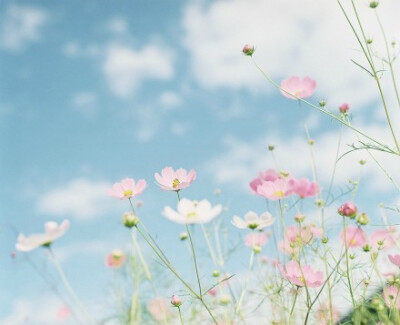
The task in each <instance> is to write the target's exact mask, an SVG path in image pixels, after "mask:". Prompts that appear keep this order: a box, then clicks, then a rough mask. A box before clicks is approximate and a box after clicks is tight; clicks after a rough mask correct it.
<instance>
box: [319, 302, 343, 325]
mask: <svg viewBox="0 0 400 325" xmlns="http://www.w3.org/2000/svg"><path fill="white" fill-rule="evenodd" d="M316 317H317V321H318V325H329V324H332V322H331V310H330V307H329V305H328V304H322V305H320V306H319V308H318V309H317V311H316ZM339 318H340V314H339V312H338V310H337V309H336V308H335V307H334V306H332V321H333V324H336V323H337V321H338V320H339Z"/></svg>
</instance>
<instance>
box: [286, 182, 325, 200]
mask: <svg viewBox="0 0 400 325" xmlns="http://www.w3.org/2000/svg"><path fill="white" fill-rule="evenodd" d="M289 185H290V187H291V190H292V192H293V193H294V194H297V195H298V196H299V197H301V198H305V197H312V196H315V195H317V194H318V193H319V192H320V189H319V187H318V184H317V183H316V182H310V181H309V180H308V179H306V178H302V179H291V180H290V181H289Z"/></svg>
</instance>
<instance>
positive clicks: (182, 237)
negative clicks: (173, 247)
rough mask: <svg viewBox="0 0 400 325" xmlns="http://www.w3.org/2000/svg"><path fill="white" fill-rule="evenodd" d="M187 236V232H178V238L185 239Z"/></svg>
mask: <svg viewBox="0 0 400 325" xmlns="http://www.w3.org/2000/svg"><path fill="white" fill-rule="evenodd" d="M187 238H188V234H187V233H186V232H181V233H180V234H179V239H180V240H182V241H183V240H186V239H187Z"/></svg>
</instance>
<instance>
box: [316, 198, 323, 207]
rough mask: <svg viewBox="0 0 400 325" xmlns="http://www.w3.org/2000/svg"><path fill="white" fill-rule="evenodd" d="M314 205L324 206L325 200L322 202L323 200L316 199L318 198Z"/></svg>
mask: <svg viewBox="0 0 400 325" xmlns="http://www.w3.org/2000/svg"><path fill="white" fill-rule="evenodd" d="M315 205H316V206H317V207H318V208H323V207H324V206H325V202H324V200H321V199H318V200H315Z"/></svg>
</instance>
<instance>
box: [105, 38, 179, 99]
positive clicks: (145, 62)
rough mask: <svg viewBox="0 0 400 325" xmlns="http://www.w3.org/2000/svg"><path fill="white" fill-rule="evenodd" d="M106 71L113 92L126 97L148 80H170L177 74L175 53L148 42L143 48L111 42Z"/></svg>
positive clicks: (106, 59) (106, 60) (107, 53)
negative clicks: (173, 55) (174, 64)
mask: <svg viewBox="0 0 400 325" xmlns="http://www.w3.org/2000/svg"><path fill="white" fill-rule="evenodd" d="M103 73H104V75H105V77H106V78H107V82H108V85H109V87H110V89H111V91H112V92H113V93H114V95H116V96H118V97H121V98H126V97H129V96H131V95H132V94H133V93H134V92H135V90H136V89H137V87H138V86H139V85H140V83H141V82H143V81H145V80H168V79H170V78H171V77H172V76H173V74H174V70H173V65H172V52H171V51H169V50H168V49H165V48H162V47H159V46H156V45H146V46H145V47H144V48H142V49H141V50H134V49H133V48H131V47H128V46H125V45H117V44H114V45H110V46H109V47H108V49H107V52H106V57H105V60H104V64H103Z"/></svg>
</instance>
